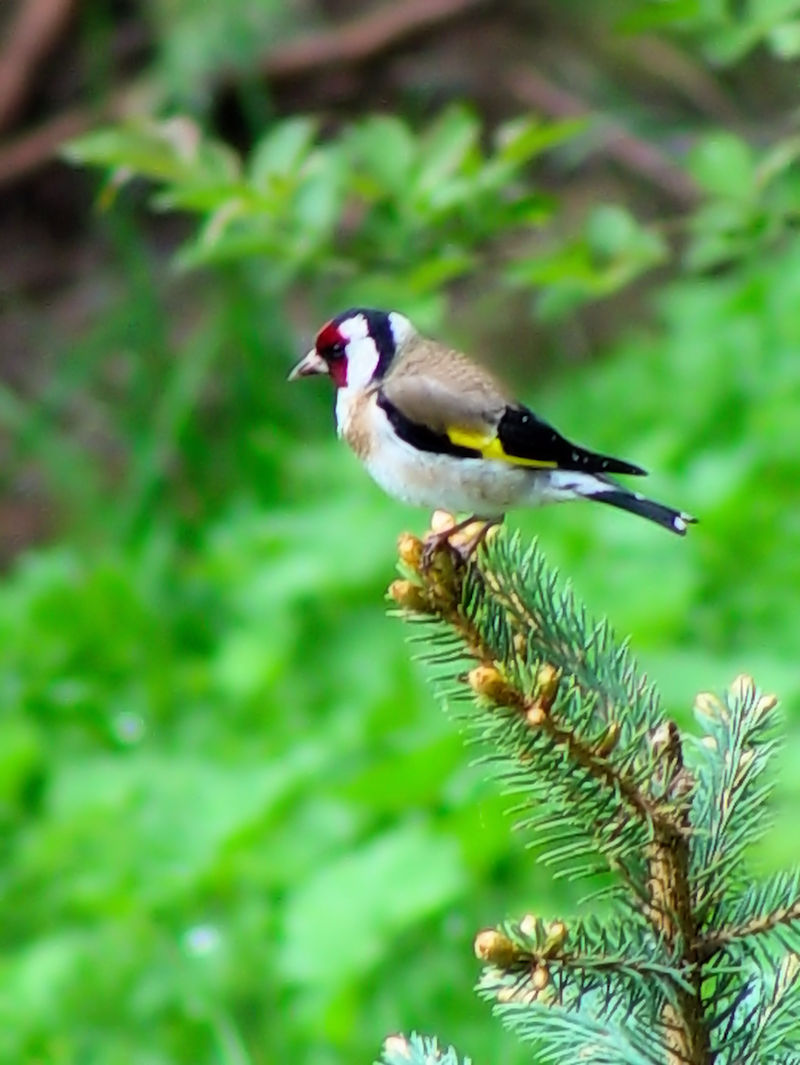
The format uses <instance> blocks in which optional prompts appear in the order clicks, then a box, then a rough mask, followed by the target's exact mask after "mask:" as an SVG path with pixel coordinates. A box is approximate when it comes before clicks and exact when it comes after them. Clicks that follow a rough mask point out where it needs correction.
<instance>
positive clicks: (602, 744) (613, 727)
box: [595, 721, 620, 758]
mask: <svg viewBox="0 0 800 1065" xmlns="http://www.w3.org/2000/svg"><path fill="white" fill-rule="evenodd" d="M619 731H620V728H619V721H609V723H608V727H607V728H606V731H605V734H604V735H603V736H601V737H600V739H599V740H598V741H597V743H596V745H595V754H597V755H598V756H599V757H600V758H605V757H606V756H607V755H609V754H611V752H612V751H613V750H614V748H615V747H616V746H617V743H618V742H619Z"/></svg>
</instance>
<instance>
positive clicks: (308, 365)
mask: <svg viewBox="0 0 800 1065" xmlns="http://www.w3.org/2000/svg"><path fill="white" fill-rule="evenodd" d="M329 372H330V371H329V370H328V364H327V362H325V360H324V359H323V358H322V356H321V355H318V354H317V352H316V351H315V350H314V348H312V349H311V351H309V353H308V355H304V356H303V358H302V359H301V360H300V362H298V364H297V365H296V366H295V367H294V369H293V370H292V371H291V373H290V374H289V380H290V381H296V380H297V378H298V377H312V376H313V375H314V374H320V373H329Z"/></svg>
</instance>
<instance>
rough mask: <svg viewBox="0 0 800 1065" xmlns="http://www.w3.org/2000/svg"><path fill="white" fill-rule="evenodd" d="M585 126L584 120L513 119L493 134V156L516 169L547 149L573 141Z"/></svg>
mask: <svg viewBox="0 0 800 1065" xmlns="http://www.w3.org/2000/svg"><path fill="white" fill-rule="evenodd" d="M587 125H588V120H587V119H585V118H569V119H564V120H563V121H561V122H548V123H542V122H540V121H539V120H538V119H535V118H528V117H524V118H516V119H513V120H512V121H510V122H506V123H504V124H503V125H502V126H501V127H500V128H499V130H498V131H497V134H496V135H495V143H496V145H497V154H498V157H499V158H500V159H502V160H503V161H505V162H509V163H513V164H514V165H515V166H519V165H521V164H522V163H526V162H528V161H529V160H530V159H533V158H535V157H536V156H537V155H540V154H541V153H542V152H544V151H546V150H547V149H548V148H554V147H556V146H557V145H559V144H564V143H566V142H567V141H570V140H573V139H574V138H575V137H577V136H579V135H580V134H581V133H583V132H584V131H585V129H586V127H587Z"/></svg>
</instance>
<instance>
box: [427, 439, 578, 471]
mask: <svg viewBox="0 0 800 1065" xmlns="http://www.w3.org/2000/svg"><path fill="white" fill-rule="evenodd" d="M447 436H448V438H449V440H450V442H451V443H453V444H456V445H457V446H459V447H471V448H472V449H473V450H474V451H480V453H481V455H483V457H484V458H485V459H500V460H501V461H503V462H510V463H512V464H513V465H514V466H533V467H535V468H538V469H551V470H552V469H555V467H556V466H558V463H557V462H546V461H544V460H540V459H522V458H519V457H518V456H517V455H509V454H508V452H506V451H504V450H503V445H502V444H501V443H500V440H499V438H498V437H496V436H486V434H485V433H480V432H476V431H475V430H474V429H448V430H447Z"/></svg>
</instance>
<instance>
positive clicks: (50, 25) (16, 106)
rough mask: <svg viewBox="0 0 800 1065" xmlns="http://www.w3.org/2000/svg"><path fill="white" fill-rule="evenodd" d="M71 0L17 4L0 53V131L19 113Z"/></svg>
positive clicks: (60, 30) (71, 6)
mask: <svg viewBox="0 0 800 1065" xmlns="http://www.w3.org/2000/svg"><path fill="white" fill-rule="evenodd" d="M74 7H75V0H21V2H20V4H19V5H18V7H17V10H16V11H15V12H14V14H13V15H12V16H11V18H10V23H9V26H8V27H7V29H6V32H5V38H6V40H5V45H4V47H3V50H2V52H0V131H2V130H4V129H6V128H7V127H8V126H10V125H11V123H12V122H13V121H14V119H15V118H16V117H17V115H18V114H19V113H20V111H21V110H22V108H23V106H24V104H25V101H26V100H27V97H28V93H29V91H30V89H31V86H32V84H33V81H34V78H35V75H36V73H37V70H38V68H39V64H40V63H41V61H42V60H43V59H44V58H45V57H46V56H47V54H48V53H49V52H50V50H51V49H52V48H53V46H54V45H55V44H56V43H57V41H58V38H59V37H60V36H61V34H62V33H63V31H64V30H65V29H66V27H67V24H68V23H69V20H70V16H71V15H72V12H73V9H74Z"/></svg>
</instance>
